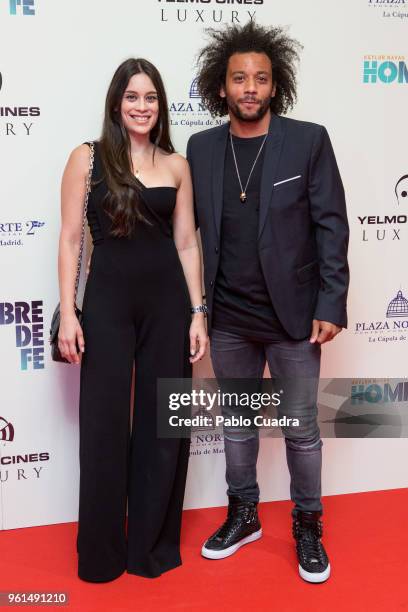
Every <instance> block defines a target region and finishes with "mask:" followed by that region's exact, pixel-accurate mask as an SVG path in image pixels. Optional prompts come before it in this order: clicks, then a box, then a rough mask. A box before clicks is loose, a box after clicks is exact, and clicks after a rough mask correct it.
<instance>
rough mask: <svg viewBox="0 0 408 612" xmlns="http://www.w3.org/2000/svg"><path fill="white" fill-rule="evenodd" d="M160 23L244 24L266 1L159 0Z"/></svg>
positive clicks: (254, 15) (251, 18) (253, 17)
mask: <svg viewBox="0 0 408 612" xmlns="http://www.w3.org/2000/svg"><path fill="white" fill-rule="evenodd" d="M157 3H158V9H159V15H160V21H162V22H164V23H171V24H174V23H180V24H193V23H203V24H216V23H231V24H244V23H246V22H247V21H249V20H251V21H254V20H255V19H256V15H257V11H256V9H257V8H259V6H261V5H263V4H264V0H157Z"/></svg>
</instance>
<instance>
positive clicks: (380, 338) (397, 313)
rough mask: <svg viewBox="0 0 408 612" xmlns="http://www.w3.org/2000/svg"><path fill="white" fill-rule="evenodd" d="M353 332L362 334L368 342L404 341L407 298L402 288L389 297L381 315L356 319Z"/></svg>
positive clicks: (407, 321) (407, 336)
mask: <svg viewBox="0 0 408 612" xmlns="http://www.w3.org/2000/svg"><path fill="white" fill-rule="evenodd" d="M354 333H355V334H358V335H364V336H366V337H367V338H368V342H406V341H407V339H408V299H407V294H406V292H405V291H403V290H402V289H399V290H398V291H396V293H395V295H394V296H392V297H391V299H389V301H388V303H387V305H386V307H385V308H384V311H383V314H382V316H380V317H379V318H377V319H375V320H374V319H372V320H366V321H358V322H356V323H355V324H354Z"/></svg>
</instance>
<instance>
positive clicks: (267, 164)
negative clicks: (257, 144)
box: [258, 114, 284, 239]
mask: <svg viewBox="0 0 408 612" xmlns="http://www.w3.org/2000/svg"><path fill="white" fill-rule="evenodd" d="M283 136H284V133H283V128H282V121H281V119H280V117H279V116H278V115H275V114H273V115H272V117H271V120H270V123H269V132H268V138H267V139H266V142H265V154H264V161H263V166H262V176H261V193H260V203H259V226H258V239H259V238H260V236H261V234H262V230H263V228H264V225H265V221H266V217H267V215H268V209H269V205H270V202H271V198H272V192H273V184H274V182H275V177H276V172H277V169H278V162H279V157H280V153H281V150H282V143H283Z"/></svg>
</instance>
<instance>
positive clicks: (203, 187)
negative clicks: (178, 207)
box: [187, 115, 349, 339]
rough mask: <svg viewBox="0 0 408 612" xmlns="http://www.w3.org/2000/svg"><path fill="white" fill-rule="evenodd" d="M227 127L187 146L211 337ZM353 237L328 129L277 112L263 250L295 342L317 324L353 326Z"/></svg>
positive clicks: (269, 143) (275, 300) (271, 286)
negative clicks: (349, 251)
mask: <svg viewBox="0 0 408 612" xmlns="http://www.w3.org/2000/svg"><path fill="white" fill-rule="evenodd" d="M229 125H230V124H229V123H225V124H223V125H221V126H218V127H216V128H212V129H210V130H205V131H203V132H198V133H197V134H194V135H193V136H191V137H190V139H189V141H188V145H187V158H188V161H189V163H190V168H191V173H192V178H193V187H194V202H195V217H196V225H197V227H200V233H201V242H202V247H203V257H204V282H205V291H206V300H207V306H208V308H209V311H210V313H209V317H208V329H209V333H210V332H211V310H212V304H213V296H214V285H215V280H216V276H217V270H218V264H219V257H220V231H221V215H222V200H223V178H224V159H225V150H226V146H227V141H228V135H229ZM238 198H239V193H238V192H237V199H238ZM238 203H239V200H238ZM348 239H349V228H348V221H347V213H346V204H345V198H344V189H343V185H342V181H341V178H340V174H339V170H338V167H337V163H336V158H335V156H334V152H333V149H332V145H331V142H330V139H329V135H328V133H327V131H326V129H325V128H324V127H323V126H321V125H317V124H315V123H307V122H304V121H296V120H294V119H288V118H286V117H281V116H279V115H272V118H271V122H270V126H269V134H268V138H267V140H266V143H265V153H264V162H263V169H262V178H261V192H260V208H259V230H258V252H259V259H260V262H261V266H262V270H263V274H264V277H265V281H266V286H267V288H268V292H269V296H270V299H271V302H272V304H273V306H274V308H275V310H276V313H277V315H278V317H279V319H280V321H281V323H282V325H283V327H284V328H285V330H286V331H287V332H288V334H289V335H290V336H291V337H292V338H294V339H301V338H305V337H306V336H307V335H308V334H309V333H310V332H311V326H312V320H313V319H320V320H323V321H329V322H331V323H335V324H336V325H340V326H341V327H347V314H346V301H347V291H348V284H349V269H348V263H347V248H348Z"/></svg>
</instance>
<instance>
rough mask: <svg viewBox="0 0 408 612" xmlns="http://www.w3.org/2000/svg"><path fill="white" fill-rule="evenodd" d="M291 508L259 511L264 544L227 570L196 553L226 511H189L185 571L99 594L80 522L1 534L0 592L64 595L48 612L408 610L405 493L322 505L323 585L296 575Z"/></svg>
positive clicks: (130, 579) (125, 578)
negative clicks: (83, 575)
mask: <svg viewBox="0 0 408 612" xmlns="http://www.w3.org/2000/svg"><path fill="white" fill-rule="evenodd" d="M291 507H292V504H291V503H290V502H272V503H264V504H261V505H260V517H261V521H262V527H263V532H264V536H263V538H262V539H261V540H259V541H258V542H255V543H253V544H249V545H247V546H245V547H243V548H242V549H241V550H240V551H239V552H238V553H237V554H236V555H234V556H232V557H230V558H229V559H224V560H221V561H208V560H206V559H203V558H202V557H201V556H200V554H199V551H200V548H201V544H202V541H203V539H205V537H206V536H208V535H209V534H210V533H211V532H212V531H213V530H214V529H215V528H216V527H217V526H218V525H219V523H220V521H222V520H223V519H224V516H225V508H211V509H207V510H189V511H186V512H184V517H183V521H184V523H183V541H182V558H183V565H182V566H181V567H179V568H177V569H175V570H173V571H171V572H169V573H167V574H164V575H163V576H161V577H160V578H157V579H153V580H152V579H146V578H139V577H138V576H131V575H129V574H127V573H125V574H123V575H122V576H121V577H120V578H118V579H117V580H116V581H114V582H110V583H105V584H99V585H97V584H89V583H85V582H82V581H81V580H79V579H78V578H77V576H76V550H75V535H76V524H75V523H66V524H62V525H50V526H45V527H30V528H27V529H14V530H11V531H4V532H1V535H0V537H1V559H0V592H4V591H10V590H19V591H37V592H38V591H40V592H45V591H46V592H50V591H64V592H67V593H68V595H69V599H70V602H69V604H68V605H67V606H63V607H62V608H61V607H56V606H49V607H48V608H49V609H52V610H57V609H69V610H79V611H84V612H88V611H95V612H100V611H104V610H109V611H112V612H116V611H117V610H118V611H119V610H137V611H142V612H144V611H145V610H146V611H147V610H148V611H151V610H191V611H194V612H196V611H197V612H201V611H203V612H204V610H205V611H206V612H212V611H218V610H220V611H222V612H229V611H231V612H232V611H236V610H250V609H254V610H262V611H263V610H265V611H266V610H276V611H277V612H286V611H290V612H296V611H298V610H299V612H300V611H301V612H311V611H313V612H320V611H322V612H323V611H324V612H326V611H329V610H333V609H338V610H342V611H343V610H344V611H346V612H354V611H356V612H357V611H358V612H365V611H367V612H375V611H377V610H381V611H387V612H395V611H398V610H407V611H408V561H407V550H408V520H407V519H408V489H397V490H392V491H379V492H372V493H371V492H370V493H360V494H353V495H339V496H332V497H325V498H324V508H325V515H324V530H325V535H324V538H323V541H324V543H325V545H326V548H327V550H328V553H329V556H330V561H331V565H332V576H331V578H330V579H329V581H328V582H326V583H324V584H321V585H313V584H307V583H305V582H303V581H302V580H301V578H300V577H299V576H298V573H297V563H296V559H295V552H294V545H293V539H292V536H291V533H290V528H291V521H290V509H291ZM15 609H17V608H15ZM19 609H30V610H31V609H37V610H38V606H37V607H35V608H34V607H33V606H24V607H21V608H19Z"/></svg>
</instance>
